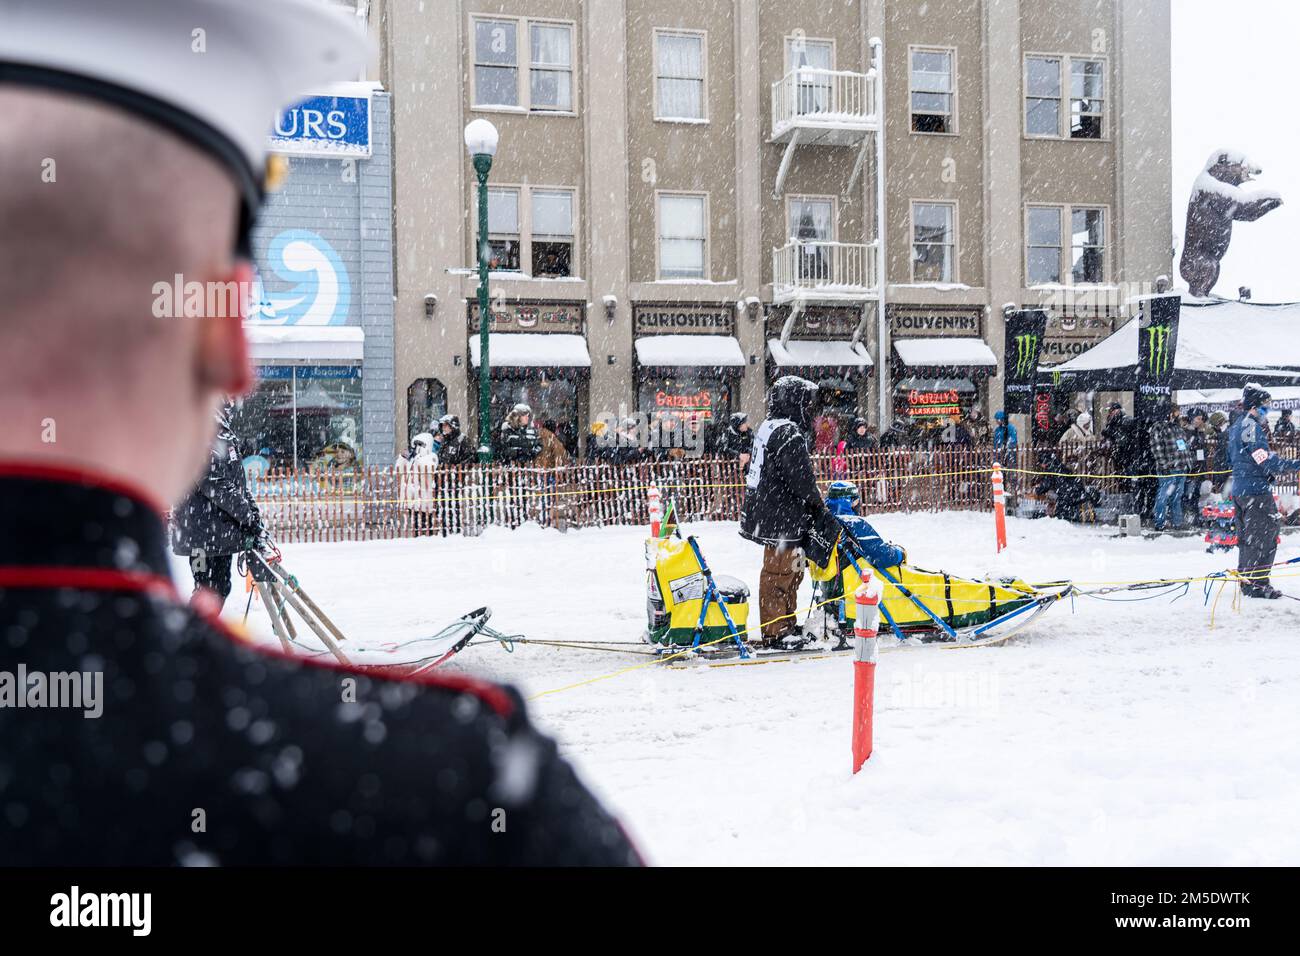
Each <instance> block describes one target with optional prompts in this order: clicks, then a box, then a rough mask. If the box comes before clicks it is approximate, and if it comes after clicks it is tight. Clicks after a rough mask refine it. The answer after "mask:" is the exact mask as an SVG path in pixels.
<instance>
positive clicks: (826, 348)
mask: <svg viewBox="0 0 1300 956" xmlns="http://www.w3.org/2000/svg"><path fill="white" fill-rule="evenodd" d="M767 347H768V350H769V351H770V352H771V353H772V361H773V362H775V363H776V365H777V367H778V368H786V367H790V366H797V367H804V368H857V369H863V368H871V356H870V355H869V354H868V353H867V349H866V346H864V345H862V344H861V343H860V342H848V341H833V342H824V341H813V340H809V339H791V340H790V341H788V342H786V344H785V345H782V344H781V340H780V339H768V340H767Z"/></svg>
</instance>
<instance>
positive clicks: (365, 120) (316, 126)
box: [271, 95, 371, 159]
mask: <svg viewBox="0 0 1300 956" xmlns="http://www.w3.org/2000/svg"><path fill="white" fill-rule="evenodd" d="M271 150H272V152H276V153H285V154H287V155H292V156H328V157H334V158H338V159H356V158H363V159H364V158H367V157H369V156H370V153H371V147H370V97H369V96H365V95H355V96H309V97H308V98H307V99H305V100H302V101H301V102H300V103H297V104H296V105H294V106H291V107H289V108H288V109H287V110H285V111H284V112H283V113H281V114H280V116H279V117H278V118H277V119H276V121H275V130H274V131H273V132H272V134H271Z"/></svg>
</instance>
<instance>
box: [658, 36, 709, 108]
mask: <svg viewBox="0 0 1300 956" xmlns="http://www.w3.org/2000/svg"><path fill="white" fill-rule="evenodd" d="M661 36H674V37H693V38H695V39H698V40H699V41H700V63H701V65H702V66H703V75H702V76H701V77H700V112H701V113H702V115H701V116H700V117H699V118H695V117H691V116H661V115H660V114H659V80H660V79H661V77H660V76H659V38H660V37H661ZM651 54H652V58H653V62H652V63H651V64H650V92H651V95H652V96H653V97H654V103H653V105H652V107H651V108H652V111H653V113H654V118H655V122H656V123H682V124H684V125H687V126H705V125H707V124H708V123H709V32H708V31H707V30H685V29H681V30H679V29H676V28H672V27H655V28H654V42H653V45H652V47H651ZM668 79H693V77H668Z"/></svg>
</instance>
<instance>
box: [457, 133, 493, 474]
mask: <svg viewBox="0 0 1300 956" xmlns="http://www.w3.org/2000/svg"><path fill="white" fill-rule="evenodd" d="M498 139H499V137H498V135H497V128H496V127H495V126H493V125H492V124H491V123H489V122H488V121H487V120H485V119H476V120H474V121H473V122H471V123H470V124H469V125H468V126H466V127H465V148H466V149H468V150H469V155H470V159H472V160H473V161H474V172H475V173H477V174H478V460H479V461H481V462H490V461H491V460H492V422H491V420H490V418H489V416H490V415H491V404H492V400H491V388H490V386H489V380H490V378H491V374H492V372H491V363H490V362H489V359H488V329H489V328H491V325H492V323H491V320H490V317H489V315H488V261H489V260H490V259H491V258H492V246H491V244H490V243H489V242H488V192H487V181H488V172H489V171H490V170H491V169H492V157H493V156H495V155H496V154H497V141H498Z"/></svg>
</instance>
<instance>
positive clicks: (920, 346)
mask: <svg viewBox="0 0 1300 956" xmlns="http://www.w3.org/2000/svg"><path fill="white" fill-rule="evenodd" d="M894 352H895V353H896V354H897V355H898V359H899V361H900V362H902V363H903V364H904V365H906V366H909V367H910V368H992V369H996V368H997V367H998V359H997V356H996V355H994V354H993V350H992V349H991V348H989V347H988V343H986V342H985V341H984V340H983V339H968V338H955V337H948V338H944V337H940V338H932V339H894Z"/></svg>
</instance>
